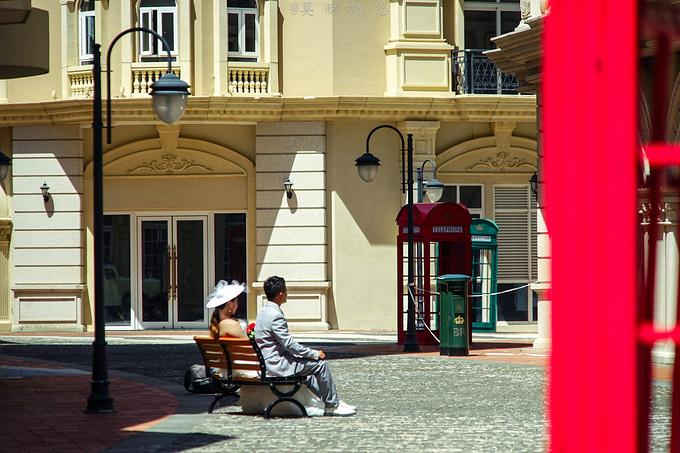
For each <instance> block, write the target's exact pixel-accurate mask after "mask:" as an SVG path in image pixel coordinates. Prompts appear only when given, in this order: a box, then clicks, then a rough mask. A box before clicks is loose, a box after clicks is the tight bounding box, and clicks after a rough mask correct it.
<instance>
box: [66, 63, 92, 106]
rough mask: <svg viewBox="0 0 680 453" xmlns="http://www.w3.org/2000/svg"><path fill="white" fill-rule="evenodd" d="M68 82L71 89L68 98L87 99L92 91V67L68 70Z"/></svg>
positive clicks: (75, 67) (85, 66)
mask: <svg viewBox="0 0 680 453" xmlns="http://www.w3.org/2000/svg"><path fill="white" fill-rule="evenodd" d="M68 81H69V85H70V87H71V93H70V94H69V97H70V98H89V97H91V96H92V91H93V90H94V78H93V76H92V65H84V66H72V67H70V68H68Z"/></svg>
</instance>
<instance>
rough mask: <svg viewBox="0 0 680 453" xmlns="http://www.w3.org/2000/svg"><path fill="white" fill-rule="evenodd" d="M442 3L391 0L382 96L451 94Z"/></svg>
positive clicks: (449, 56)
mask: <svg viewBox="0 0 680 453" xmlns="http://www.w3.org/2000/svg"><path fill="white" fill-rule="evenodd" d="M442 11H443V8H442V0H417V1H416V0H392V3H391V5H390V42H389V43H388V44H387V45H385V47H384V49H385V56H386V60H387V68H386V69H387V71H386V74H387V92H386V93H385V94H386V96H399V95H409V94H410V95H420V94H424V93H428V94H431V93H432V92H446V93H449V92H450V91H451V49H452V46H450V45H449V44H447V43H446V40H444V37H443V36H444V35H443V19H442Z"/></svg>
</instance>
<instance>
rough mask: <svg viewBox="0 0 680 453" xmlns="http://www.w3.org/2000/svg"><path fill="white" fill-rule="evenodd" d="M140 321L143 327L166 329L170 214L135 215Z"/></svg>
mask: <svg viewBox="0 0 680 453" xmlns="http://www.w3.org/2000/svg"><path fill="white" fill-rule="evenodd" d="M138 221H139V230H138V231H139V235H138V237H139V261H140V263H139V267H138V269H139V274H138V278H137V283H138V287H139V292H138V294H141V298H140V299H141V304H142V307H141V320H140V321H141V323H142V326H143V327H144V328H145V329H154V328H156V329H157V328H170V327H172V326H171V307H170V290H171V283H170V261H171V259H172V245H171V244H170V240H171V237H172V236H171V231H170V228H171V225H172V223H171V222H172V219H171V217H156V218H149V217H143V218H138Z"/></svg>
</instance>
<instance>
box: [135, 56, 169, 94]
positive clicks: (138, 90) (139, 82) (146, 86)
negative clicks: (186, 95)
mask: <svg viewBox="0 0 680 453" xmlns="http://www.w3.org/2000/svg"><path fill="white" fill-rule="evenodd" d="M167 70H168V64H167V63H165V62H158V63H133V64H132V97H140V96H146V95H148V94H149V92H150V91H151V85H153V83H154V82H155V81H156V80H158V79H159V78H160V77H161V76H162V75H163V74H165V73H166V72H167ZM172 73H173V74H175V75H176V76H177V77H180V70H179V66H174V65H173V66H172Z"/></svg>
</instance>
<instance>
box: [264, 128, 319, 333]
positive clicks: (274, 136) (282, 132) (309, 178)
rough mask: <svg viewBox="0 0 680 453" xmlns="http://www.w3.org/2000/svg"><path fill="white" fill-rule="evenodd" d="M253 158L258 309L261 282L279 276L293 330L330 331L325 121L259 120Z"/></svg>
mask: <svg viewBox="0 0 680 453" xmlns="http://www.w3.org/2000/svg"><path fill="white" fill-rule="evenodd" d="M255 162H256V164H255V167H256V171H257V173H256V181H257V182H256V210H257V214H256V226H257V272H256V279H255V280H256V281H255V282H254V283H253V288H254V289H255V292H256V297H257V307H258V309H259V308H260V307H261V306H262V304H263V303H264V301H265V300H266V298H265V295H264V294H263V290H262V284H263V283H264V281H265V280H266V279H267V278H268V277H269V276H271V275H278V276H280V277H283V278H285V279H286V284H287V287H288V302H287V303H286V305H285V307H284V311H285V313H286V318H287V319H288V320H289V324H290V326H291V329H298V330H299V329H305V330H319V329H323V330H325V329H328V328H329V325H328V322H327V315H326V310H327V308H326V304H327V293H328V289H329V288H330V282H329V281H328V258H327V255H328V252H327V249H328V247H327V239H326V237H327V234H326V230H327V226H326V222H327V221H326V128H325V123H324V122H322V121H309V122H260V123H258V124H257V129H256V141H255ZM287 179H290V180H291V182H292V183H293V193H292V196H291V197H290V198H288V196H287V194H286V192H285V190H284V186H283V183H284V181H286V180H287Z"/></svg>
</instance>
